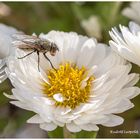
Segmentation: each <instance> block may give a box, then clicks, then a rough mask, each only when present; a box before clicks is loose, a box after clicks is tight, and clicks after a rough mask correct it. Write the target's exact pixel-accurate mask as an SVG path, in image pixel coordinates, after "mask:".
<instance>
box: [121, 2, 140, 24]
mask: <svg viewBox="0 0 140 140" xmlns="http://www.w3.org/2000/svg"><path fill="white" fill-rule="evenodd" d="M122 14H123V15H124V16H126V17H128V18H130V19H131V20H133V21H135V22H137V23H139V24H140V2H131V4H130V7H127V8H125V9H124V10H123V11H122Z"/></svg>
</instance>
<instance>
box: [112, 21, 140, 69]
mask: <svg viewBox="0 0 140 140" xmlns="http://www.w3.org/2000/svg"><path fill="white" fill-rule="evenodd" d="M120 31H121V32H119V31H118V30H117V29H116V28H113V29H112V31H111V32H110V36H111V37H112V39H113V41H110V45H111V47H112V49H113V50H114V51H116V52H118V53H119V55H121V56H122V57H124V58H125V59H127V60H128V61H130V62H133V63H134V64H137V65H138V66H140V26H138V25H137V24H135V23H134V22H130V23H129V28H127V27H125V26H121V25H120Z"/></svg>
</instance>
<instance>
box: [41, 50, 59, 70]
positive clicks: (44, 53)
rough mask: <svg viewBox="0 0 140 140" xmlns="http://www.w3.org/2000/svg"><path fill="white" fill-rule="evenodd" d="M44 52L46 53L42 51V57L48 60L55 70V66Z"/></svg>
mask: <svg viewBox="0 0 140 140" xmlns="http://www.w3.org/2000/svg"><path fill="white" fill-rule="evenodd" d="M46 53H47V52H45V53H43V55H44V57H45V58H46V59H47V60H48V61H49V63H50V64H51V67H52V68H53V69H54V70H56V69H55V67H54V66H53V64H52V62H51V60H50V59H49V58H48V57H47V55H46Z"/></svg>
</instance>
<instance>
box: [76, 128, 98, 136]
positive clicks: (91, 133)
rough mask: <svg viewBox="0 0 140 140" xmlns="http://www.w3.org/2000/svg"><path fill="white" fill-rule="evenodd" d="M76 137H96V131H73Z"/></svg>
mask: <svg viewBox="0 0 140 140" xmlns="http://www.w3.org/2000/svg"><path fill="white" fill-rule="evenodd" d="M75 135H76V138H96V136H97V131H92V132H88V131H83V130H82V131H80V132H78V133H75Z"/></svg>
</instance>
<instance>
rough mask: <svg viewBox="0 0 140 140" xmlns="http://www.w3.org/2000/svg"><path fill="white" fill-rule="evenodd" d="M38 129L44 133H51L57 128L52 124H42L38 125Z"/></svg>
mask: <svg viewBox="0 0 140 140" xmlns="http://www.w3.org/2000/svg"><path fill="white" fill-rule="evenodd" d="M40 128H41V129H43V130H46V131H53V130H55V129H56V128H57V125H56V124H54V123H42V124H40Z"/></svg>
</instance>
